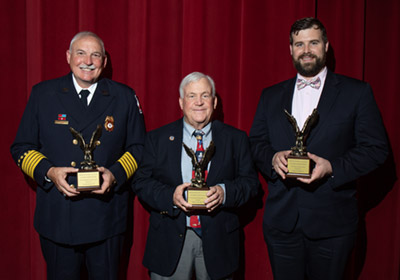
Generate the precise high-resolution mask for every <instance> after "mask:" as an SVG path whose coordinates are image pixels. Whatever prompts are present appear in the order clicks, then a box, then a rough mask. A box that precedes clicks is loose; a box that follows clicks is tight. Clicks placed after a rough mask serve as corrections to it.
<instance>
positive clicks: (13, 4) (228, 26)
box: [0, 0, 400, 280]
mask: <svg viewBox="0 0 400 280" xmlns="http://www.w3.org/2000/svg"><path fill="white" fill-rule="evenodd" d="M0 3H1V9H0V23H1V25H0V26H1V27H0V30H1V40H2V43H1V44H0V51H1V52H0V54H1V55H0V65H1V67H2V69H1V75H0V79H1V100H2V102H1V110H0V116H1V131H2V137H0V149H1V160H0V166H1V168H0V170H1V174H2V175H1V178H2V182H3V183H2V186H1V190H2V192H1V196H0V213H1V214H0V217H1V221H0V224H1V230H0V237H1V239H0V252H1V254H0V279H24V280H25V279H35V280H36V279H38V280H39V279H45V263H44V260H43V257H42V255H41V251H40V244H39V241H38V235H37V233H36V232H35V231H34V229H33V221H32V219H33V213H34V208H35V186H34V184H29V183H28V182H27V181H26V180H25V178H24V176H23V175H22V173H21V172H20V170H19V169H18V168H17V167H16V165H15V164H14V163H13V162H12V160H11V156H10V153H9V147H10V145H11V143H12V141H13V139H14V136H15V133H16V130H17V127H18V124H19V121H20V118H21V116H22V112H23V110H24V108H25V105H26V103H27V99H28V97H29V93H30V89H31V87H32V85H34V84H36V83H38V82H40V81H42V80H47V79H52V78H56V77H59V76H61V75H64V74H66V73H68V71H69V67H68V65H67V63H66V58H65V51H66V50H67V48H68V46H69V42H70V40H71V38H72V36H73V35H74V34H75V33H77V32H78V31H82V30H91V31H94V32H95V33H97V34H98V35H99V36H100V37H102V38H103V40H104V42H105V45H106V49H107V52H108V55H109V67H108V69H107V75H108V76H109V77H112V78H113V79H114V80H116V81H119V82H123V83H125V84H127V85H129V86H131V87H132V88H134V89H135V90H136V92H137V95H138V97H139V99H140V101H141V105H142V109H143V112H144V116H145V121H146V126H147V129H148V130H151V129H154V128H157V127H160V126H162V125H164V124H166V123H169V122H171V121H174V120H176V119H177V118H179V117H181V112H180V109H179V106H178V86H179V83H180V81H181V79H182V78H183V77H184V76H185V75H186V74H188V73H190V72H192V71H202V72H205V73H207V74H209V75H211V76H212V77H213V78H214V80H215V82H216V87H217V92H218V96H219V98H220V100H219V104H218V105H219V106H220V108H219V109H218V118H219V119H222V120H224V121H225V122H226V123H228V124H230V125H233V126H236V127H238V128H240V129H243V130H245V131H247V132H248V131H249V129H250V127H251V123H252V120H253V116H254V113H255V109H256V105H257V102H258V99H259V96H260V93H261V90H262V89H263V88H264V87H267V86H270V85H272V84H274V83H277V82H279V81H282V80H285V79H288V78H290V77H292V76H294V75H295V71H294V70H293V67H292V63H291V58H290V55H289V43H288V38H289V29H290V26H291V24H292V23H293V22H294V21H295V20H296V19H298V18H301V17H305V16H316V17H318V18H319V19H320V20H321V21H322V22H323V23H324V24H325V26H326V28H327V31H328V37H329V40H330V43H331V52H330V56H329V65H330V67H331V69H332V68H333V69H332V70H334V71H335V72H337V73H340V74H345V75H349V76H352V77H355V78H358V79H362V80H365V81H367V82H369V83H370V84H371V85H372V87H373V89H374V93H375V98H376V100H377V103H378V105H379V107H380V109H381V112H382V116H383V119H384V123H385V125H386V129H387V132H388V135H389V139H390V141H391V144H392V148H393V159H394V160H393V161H391V162H388V164H387V165H385V167H384V168H381V169H380V170H378V171H377V172H374V173H373V174H372V175H370V176H368V177H366V178H364V179H362V180H360V184H359V201H360V221H361V222H360V230H359V238H358V239H357V246H356V249H355V250H354V252H353V254H352V257H351V260H350V261H349V265H348V269H347V273H346V279H368V280H369V279H371V280H376V279H385V280H391V279H393V280H395V279H399V263H400V260H399V255H400V244H399V241H400V203H399V202H400V194H399V183H398V182H395V181H394V180H393V178H394V177H393V172H396V171H397V173H399V167H398V166H397V167H396V166H395V165H394V163H395V162H398V161H399V160H400V148H399V145H398V144H399V143H400V139H399V138H400V133H399V122H400V117H399V112H398V108H399V105H400V94H399V92H398V79H399V78H398V77H399V76H400V70H399V66H398V65H399V62H400V56H399V45H400V39H399V34H400V1H398V0H383V1H375V0H354V1H348V0H336V1H326V0H302V1H299V0H281V1H275V0H206V1H203V0H113V1H106V0H72V1H54V0H13V1H6V0H1V2H0ZM260 179H261V182H262V185H263V190H264V192H265V194H264V197H263V201H265V196H266V194H267V193H268V188H267V184H266V183H265V181H264V180H263V179H262V178H260ZM254 210H257V211H254ZM262 215H263V205H260V206H259V207H258V208H256V209H255V208H254V207H253V208H251V207H249V209H247V211H245V212H244V215H243V216H244V217H243V218H244V219H243V220H244V222H245V224H246V226H245V227H244V243H243V249H244V256H243V260H242V267H241V271H240V274H239V277H238V278H239V279H273V278H272V273H271V269H270V266H269V261H268V255H267V250H266V246H265V244H264V241H263V236H262ZM132 216H133V217H132V219H131V220H130V222H131V223H133V224H134V227H133V230H132V232H131V235H132V248H131V251H130V257H129V258H128V257H127V258H126V260H127V265H128V267H127V271H126V277H127V279H148V276H147V271H146V269H145V268H144V267H143V266H142V264H141V260H142V256H143V251H144V246H145V241H146V234H147V227H148V214H147V213H146V212H145V210H144V209H143V208H142V206H141V205H140V203H138V201H137V200H135V201H134V206H133V209H132Z"/></svg>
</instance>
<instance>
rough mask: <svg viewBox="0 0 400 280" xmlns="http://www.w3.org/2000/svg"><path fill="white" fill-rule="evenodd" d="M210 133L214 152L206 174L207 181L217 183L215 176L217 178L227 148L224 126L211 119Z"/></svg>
mask: <svg viewBox="0 0 400 280" xmlns="http://www.w3.org/2000/svg"><path fill="white" fill-rule="evenodd" d="M211 133H212V140H213V142H214V145H215V154H214V156H213V157H212V159H211V165H210V169H209V172H208V176H207V182H209V183H210V184H211V185H212V184H215V183H217V182H216V178H218V174H219V172H220V170H221V167H222V166H223V161H224V159H225V158H226V157H225V153H226V149H227V145H226V143H225V140H224V139H226V138H225V137H224V133H225V131H224V126H223V125H222V123H221V122H219V121H217V120H216V121H213V123H212V125H211Z"/></svg>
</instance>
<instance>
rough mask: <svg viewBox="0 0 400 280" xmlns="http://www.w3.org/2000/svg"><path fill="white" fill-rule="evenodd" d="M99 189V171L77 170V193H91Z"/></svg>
mask: <svg viewBox="0 0 400 280" xmlns="http://www.w3.org/2000/svg"><path fill="white" fill-rule="evenodd" d="M98 189H100V171H98V170H97V169H93V170H83V169H82V170H79V171H78V173H77V188H76V190H78V191H92V190H98Z"/></svg>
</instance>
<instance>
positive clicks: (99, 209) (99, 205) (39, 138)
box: [11, 73, 145, 245]
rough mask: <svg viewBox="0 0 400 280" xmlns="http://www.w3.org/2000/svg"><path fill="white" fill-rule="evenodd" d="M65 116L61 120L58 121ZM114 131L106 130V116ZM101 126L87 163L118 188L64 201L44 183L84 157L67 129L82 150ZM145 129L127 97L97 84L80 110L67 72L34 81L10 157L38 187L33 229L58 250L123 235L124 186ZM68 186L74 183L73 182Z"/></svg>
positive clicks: (124, 90)
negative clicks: (106, 172) (82, 144)
mask: <svg viewBox="0 0 400 280" xmlns="http://www.w3.org/2000/svg"><path fill="white" fill-rule="evenodd" d="M63 115H65V116H63ZM107 116H109V117H113V119H114V127H113V129H112V131H111V129H109V130H106V129H105V127H104V125H105V124H106V117H107ZM98 124H101V125H102V127H103V132H102V136H101V138H100V142H101V144H100V145H99V146H97V147H96V149H95V150H94V157H93V158H94V160H95V161H96V163H97V164H98V165H99V166H104V167H106V168H108V169H109V170H110V171H111V172H112V173H113V174H114V176H115V178H116V181H117V185H116V186H114V187H113V190H112V191H111V192H110V193H109V194H106V195H80V196H79V197H76V198H71V199H69V198H65V197H64V196H63V195H62V194H61V193H60V192H59V191H58V190H57V188H56V187H55V186H54V184H53V183H52V182H47V181H46V180H45V175H46V174H47V171H48V169H49V168H50V167H52V166H55V167H68V166H69V167H70V166H71V163H72V165H74V163H76V167H79V165H80V163H81V161H83V152H82V150H81V148H80V147H79V145H74V144H73V136H72V134H71V133H70V131H69V127H73V128H75V129H76V130H77V131H79V132H81V133H82V135H83V137H84V139H85V141H86V143H88V142H89V141H90V138H91V136H92V133H93V131H94V130H95V129H96V126H97V125H98ZM144 135H145V129H144V123H143V117H142V115H141V113H140V112H139V107H138V103H137V99H136V97H135V93H134V92H133V90H132V89H131V88H129V87H127V86H125V85H123V84H120V83H117V82H114V81H111V80H109V79H101V80H100V81H99V82H98V85H97V88H96V92H95V94H94V96H93V99H92V101H91V103H90V106H89V107H88V108H87V109H85V108H84V106H83V104H82V103H81V102H80V99H79V97H78V94H77V93H76V90H75V87H74V85H73V82H72V73H70V74H68V75H66V76H64V77H61V78H58V79H54V80H49V81H45V82H41V83H39V84H37V85H35V86H34V87H33V88H32V92H31V95H30V98H29V101H28V104H27V106H26V109H25V112H24V115H23V117H22V120H21V123H20V126H19V129H18V132H17V136H16V138H15V141H14V143H13V144H12V146H11V153H12V156H13V158H14V160H15V162H16V163H17V164H18V165H19V166H20V167H21V169H22V170H23V171H24V172H25V173H26V174H27V175H29V176H30V177H32V178H33V179H34V180H35V181H36V182H37V184H38V186H39V187H38V188H37V197H36V199H37V203H36V210H35V217H34V226H35V228H36V230H37V231H38V233H39V234H40V235H42V236H44V237H46V238H48V239H50V240H52V241H55V242H59V243H63V244H70V245H76V244H83V243H90V242H95V241H99V240H104V239H106V238H109V237H111V236H113V235H116V234H119V233H122V232H124V231H125V229H126V222H127V221H126V219H127V204H128V190H129V188H128V187H127V186H126V184H125V183H126V182H127V179H129V178H130V177H131V176H132V175H133V173H134V172H135V170H136V169H137V162H138V159H140V158H141V154H142V150H143V144H144ZM67 181H68V182H69V183H70V184H76V176H69V177H68V178H67Z"/></svg>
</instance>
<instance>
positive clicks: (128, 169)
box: [118, 152, 138, 178]
mask: <svg viewBox="0 0 400 280" xmlns="http://www.w3.org/2000/svg"><path fill="white" fill-rule="evenodd" d="M118 162H119V163H120V164H121V165H122V167H123V168H124V170H125V173H126V177H127V178H130V177H132V175H133V173H135V171H136V169H137V167H138V166H137V163H136V160H135V158H134V157H133V156H132V155H131V153H130V152H125V154H124V155H123V156H122V157H121V158H120V159H119V160H118Z"/></svg>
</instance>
